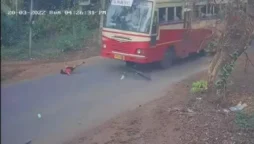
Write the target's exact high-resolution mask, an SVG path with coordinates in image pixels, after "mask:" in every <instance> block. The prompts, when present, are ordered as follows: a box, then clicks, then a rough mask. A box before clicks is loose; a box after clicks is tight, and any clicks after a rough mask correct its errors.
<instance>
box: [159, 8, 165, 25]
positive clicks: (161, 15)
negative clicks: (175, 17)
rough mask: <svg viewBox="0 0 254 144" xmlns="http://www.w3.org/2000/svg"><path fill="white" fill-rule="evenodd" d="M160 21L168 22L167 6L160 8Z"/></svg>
mask: <svg viewBox="0 0 254 144" xmlns="http://www.w3.org/2000/svg"><path fill="white" fill-rule="evenodd" d="M159 22H160V23H163V22H166V8H159Z"/></svg>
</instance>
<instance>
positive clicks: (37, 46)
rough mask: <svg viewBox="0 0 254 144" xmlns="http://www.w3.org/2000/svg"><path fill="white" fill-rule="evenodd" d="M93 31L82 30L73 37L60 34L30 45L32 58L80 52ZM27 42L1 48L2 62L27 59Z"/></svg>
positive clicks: (54, 56) (55, 56)
mask: <svg viewBox="0 0 254 144" xmlns="http://www.w3.org/2000/svg"><path fill="white" fill-rule="evenodd" d="M93 32H94V30H87V29H82V30H81V31H78V32H76V34H75V35H73V33H72V32H70V33H62V34H58V35H55V36H53V37H50V38H43V39H39V40H36V41H33V43H32V57H33V58H38V59H51V58H57V57H58V56H60V55H61V54H63V53H64V52H67V51H72V50H80V49H82V48H84V47H85V46H86V45H87V43H86V42H87V41H89V39H91V37H90V36H91V35H92V33H93ZM28 45H29V44H28V41H23V42H20V43H19V44H17V45H15V46H11V47H3V46H1V59H2V60H10V59H11V60H25V59H29V56H28V54H29V48H28Z"/></svg>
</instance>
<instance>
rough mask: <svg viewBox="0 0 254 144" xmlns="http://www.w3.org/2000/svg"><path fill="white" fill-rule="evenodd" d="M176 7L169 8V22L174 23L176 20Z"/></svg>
mask: <svg viewBox="0 0 254 144" xmlns="http://www.w3.org/2000/svg"><path fill="white" fill-rule="evenodd" d="M174 8H175V7H169V8H168V21H173V20H174V15H175V10H174Z"/></svg>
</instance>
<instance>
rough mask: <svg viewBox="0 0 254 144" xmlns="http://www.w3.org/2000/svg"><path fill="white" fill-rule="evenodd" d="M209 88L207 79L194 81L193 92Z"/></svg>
mask: <svg viewBox="0 0 254 144" xmlns="http://www.w3.org/2000/svg"><path fill="white" fill-rule="evenodd" d="M207 88H208V84H207V81H203V80H201V81H197V82H194V83H192V88H191V92H192V93H197V92H204V91H206V90H207Z"/></svg>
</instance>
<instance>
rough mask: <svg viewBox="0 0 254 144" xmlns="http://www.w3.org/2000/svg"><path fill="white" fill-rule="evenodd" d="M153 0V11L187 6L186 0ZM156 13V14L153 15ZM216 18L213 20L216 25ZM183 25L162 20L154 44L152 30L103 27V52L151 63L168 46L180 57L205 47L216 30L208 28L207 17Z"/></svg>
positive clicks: (120, 58) (113, 56)
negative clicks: (185, 26) (125, 29)
mask: <svg viewBox="0 0 254 144" xmlns="http://www.w3.org/2000/svg"><path fill="white" fill-rule="evenodd" d="M149 1H152V2H153V12H154V11H158V8H160V7H166V6H167V7H170V6H182V7H183V8H184V3H183V0H178V1H176V0H171V1H167V0H164V1H163V0H149ZM182 13H183V12H182ZM153 17H154V14H152V17H151V18H152V19H153ZM214 22H215V21H212V22H211V21H210V23H211V24H212V25H213V23H214ZM183 25H184V24H183V22H178V23H164V24H159V28H158V32H157V34H158V35H157V40H156V44H153V45H152V44H151V37H152V35H151V31H152V30H151V31H150V33H147V34H146V33H139V32H131V31H124V30H118V29H111V28H103V30H102V48H101V49H102V50H101V55H102V56H103V57H107V58H112V59H119V60H123V61H131V62H136V63H151V62H156V61H160V60H162V59H163V57H164V53H165V51H166V50H167V49H168V48H174V51H175V54H176V56H177V57H179V58H184V57H187V56H188V55H189V54H190V53H194V52H199V51H200V50H201V49H202V45H203V44H204V43H205V41H206V39H207V38H208V37H209V36H210V35H211V34H212V31H211V30H210V29H204V27H206V26H207V25H208V23H207V21H200V22H196V23H195V22H194V23H193V24H191V27H192V28H190V29H184V28H183ZM151 27H152V26H151ZM138 49H141V50H142V54H137V50H138ZM119 55H120V57H119Z"/></svg>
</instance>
